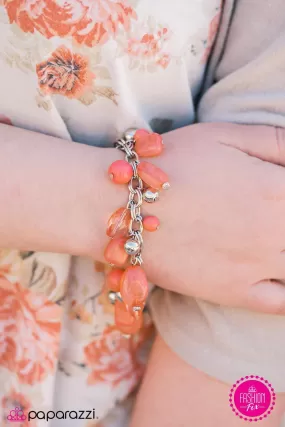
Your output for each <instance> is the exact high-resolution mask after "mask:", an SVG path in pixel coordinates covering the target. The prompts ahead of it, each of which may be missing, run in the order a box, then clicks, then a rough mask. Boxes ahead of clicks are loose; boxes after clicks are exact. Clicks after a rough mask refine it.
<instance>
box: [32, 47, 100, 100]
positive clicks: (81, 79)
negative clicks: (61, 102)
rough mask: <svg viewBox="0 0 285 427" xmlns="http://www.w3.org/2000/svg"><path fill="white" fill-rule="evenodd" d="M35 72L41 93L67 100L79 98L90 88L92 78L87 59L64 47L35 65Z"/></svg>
mask: <svg viewBox="0 0 285 427" xmlns="http://www.w3.org/2000/svg"><path fill="white" fill-rule="evenodd" d="M36 70H37V75H38V83H39V87H40V89H41V92H42V93H44V94H57V95H64V96H67V97H68V98H79V97H80V96H81V95H82V94H83V93H84V92H85V91H86V90H88V89H89V88H90V87H91V85H92V79H93V77H94V75H93V73H92V72H91V71H90V69H89V62H88V59H87V58H85V57H84V56H82V55H80V54H78V53H72V52H71V51H70V50H69V49H68V48H67V47H66V46H60V47H58V48H57V49H56V50H55V51H54V52H53V53H52V55H51V56H50V57H49V58H48V59H47V60H46V61H43V62H41V63H40V64H37V67H36Z"/></svg>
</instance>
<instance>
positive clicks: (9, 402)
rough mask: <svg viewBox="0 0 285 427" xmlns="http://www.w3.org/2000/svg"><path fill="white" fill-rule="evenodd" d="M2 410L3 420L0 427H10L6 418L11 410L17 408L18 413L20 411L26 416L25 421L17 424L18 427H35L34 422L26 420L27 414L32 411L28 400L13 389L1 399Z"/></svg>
mask: <svg viewBox="0 0 285 427" xmlns="http://www.w3.org/2000/svg"><path fill="white" fill-rule="evenodd" d="M2 408H3V418H2V422H1V426H3V427H6V426H7V427H8V426H10V425H11V422H10V421H8V420H7V416H8V415H9V414H10V411H11V410H15V408H18V410H19V411H22V412H23V414H24V415H25V416H26V420H25V421H23V422H22V423H21V424H20V423H17V426H18V427H36V424H35V421H33V420H30V421H29V420H28V412H29V411H31V410H32V407H31V403H30V402H29V401H28V399H27V398H26V397H25V396H24V395H23V394H22V393H17V392H16V391H15V390H14V389H12V390H11V392H10V393H9V394H8V395H6V396H4V397H3V398H2Z"/></svg>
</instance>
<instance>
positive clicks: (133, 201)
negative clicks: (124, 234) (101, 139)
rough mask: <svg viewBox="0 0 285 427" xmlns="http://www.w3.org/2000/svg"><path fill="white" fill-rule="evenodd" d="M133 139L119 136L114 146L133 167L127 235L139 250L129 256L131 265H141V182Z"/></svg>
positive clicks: (128, 205)
mask: <svg viewBox="0 0 285 427" xmlns="http://www.w3.org/2000/svg"><path fill="white" fill-rule="evenodd" d="M134 144H135V141H134V139H133V138H120V139H118V140H117V141H116V142H115V147H116V148H118V149H119V150H121V151H123V152H124V153H125V160H126V161H127V162H128V163H129V164H130V165H131V166H132V168H133V176H132V178H131V180H130V182H129V185H128V188H129V201H128V204H127V209H129V210H130V213H131V221H130V225H129V236H130V239H131V240H134V241H136V242H137V243H138V244H139V247H140V250H139V252H138V253H137V254H136V255H132V256H131V264H132V265H141V264H142V263H143V260H142V255H141V252H142V246H143V237H142V233H143V222H142V216H141V206H142V202H143V194H142V192H143V182H142V180H141V178H140V177H139V175H138V172H137V167H138V165H139V163H140V161H139V158H138V155H137V153H136V152H135V151H134Z"/></svg>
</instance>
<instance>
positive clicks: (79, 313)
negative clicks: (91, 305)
mask: <svg viewBox="0 0 285 427" xmlns="http://www.w3.org/2000/svg"><path fill="white" fill-rule="evenodd" d="M69 318H70V319H71V320H73V319H78V320H80V321H81V322H82V323H87V324H92V320H93V317H92V314H91V313H90V312H88V311H87V310H86V308H85V307H84V305H83V304H78V303H77V302H76V301H75V300H72V301H71V307H70V312H69Z"/></svg>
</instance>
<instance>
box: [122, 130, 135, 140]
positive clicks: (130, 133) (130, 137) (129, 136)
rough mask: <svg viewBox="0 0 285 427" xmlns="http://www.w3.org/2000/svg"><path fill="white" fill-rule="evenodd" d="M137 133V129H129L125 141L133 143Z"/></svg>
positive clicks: (125, 134)
mask: <svg viewBox="0 0 285 427" xmlns="http://www.w3.org/2000/svg"><path fill="white" fill-rule="evenodd" d="M136 131H137V129H136V128H130V129H127V130H126V132H124V139H125V140H126V141H133V139H134V136H135V133H136Z"/></svg>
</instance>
